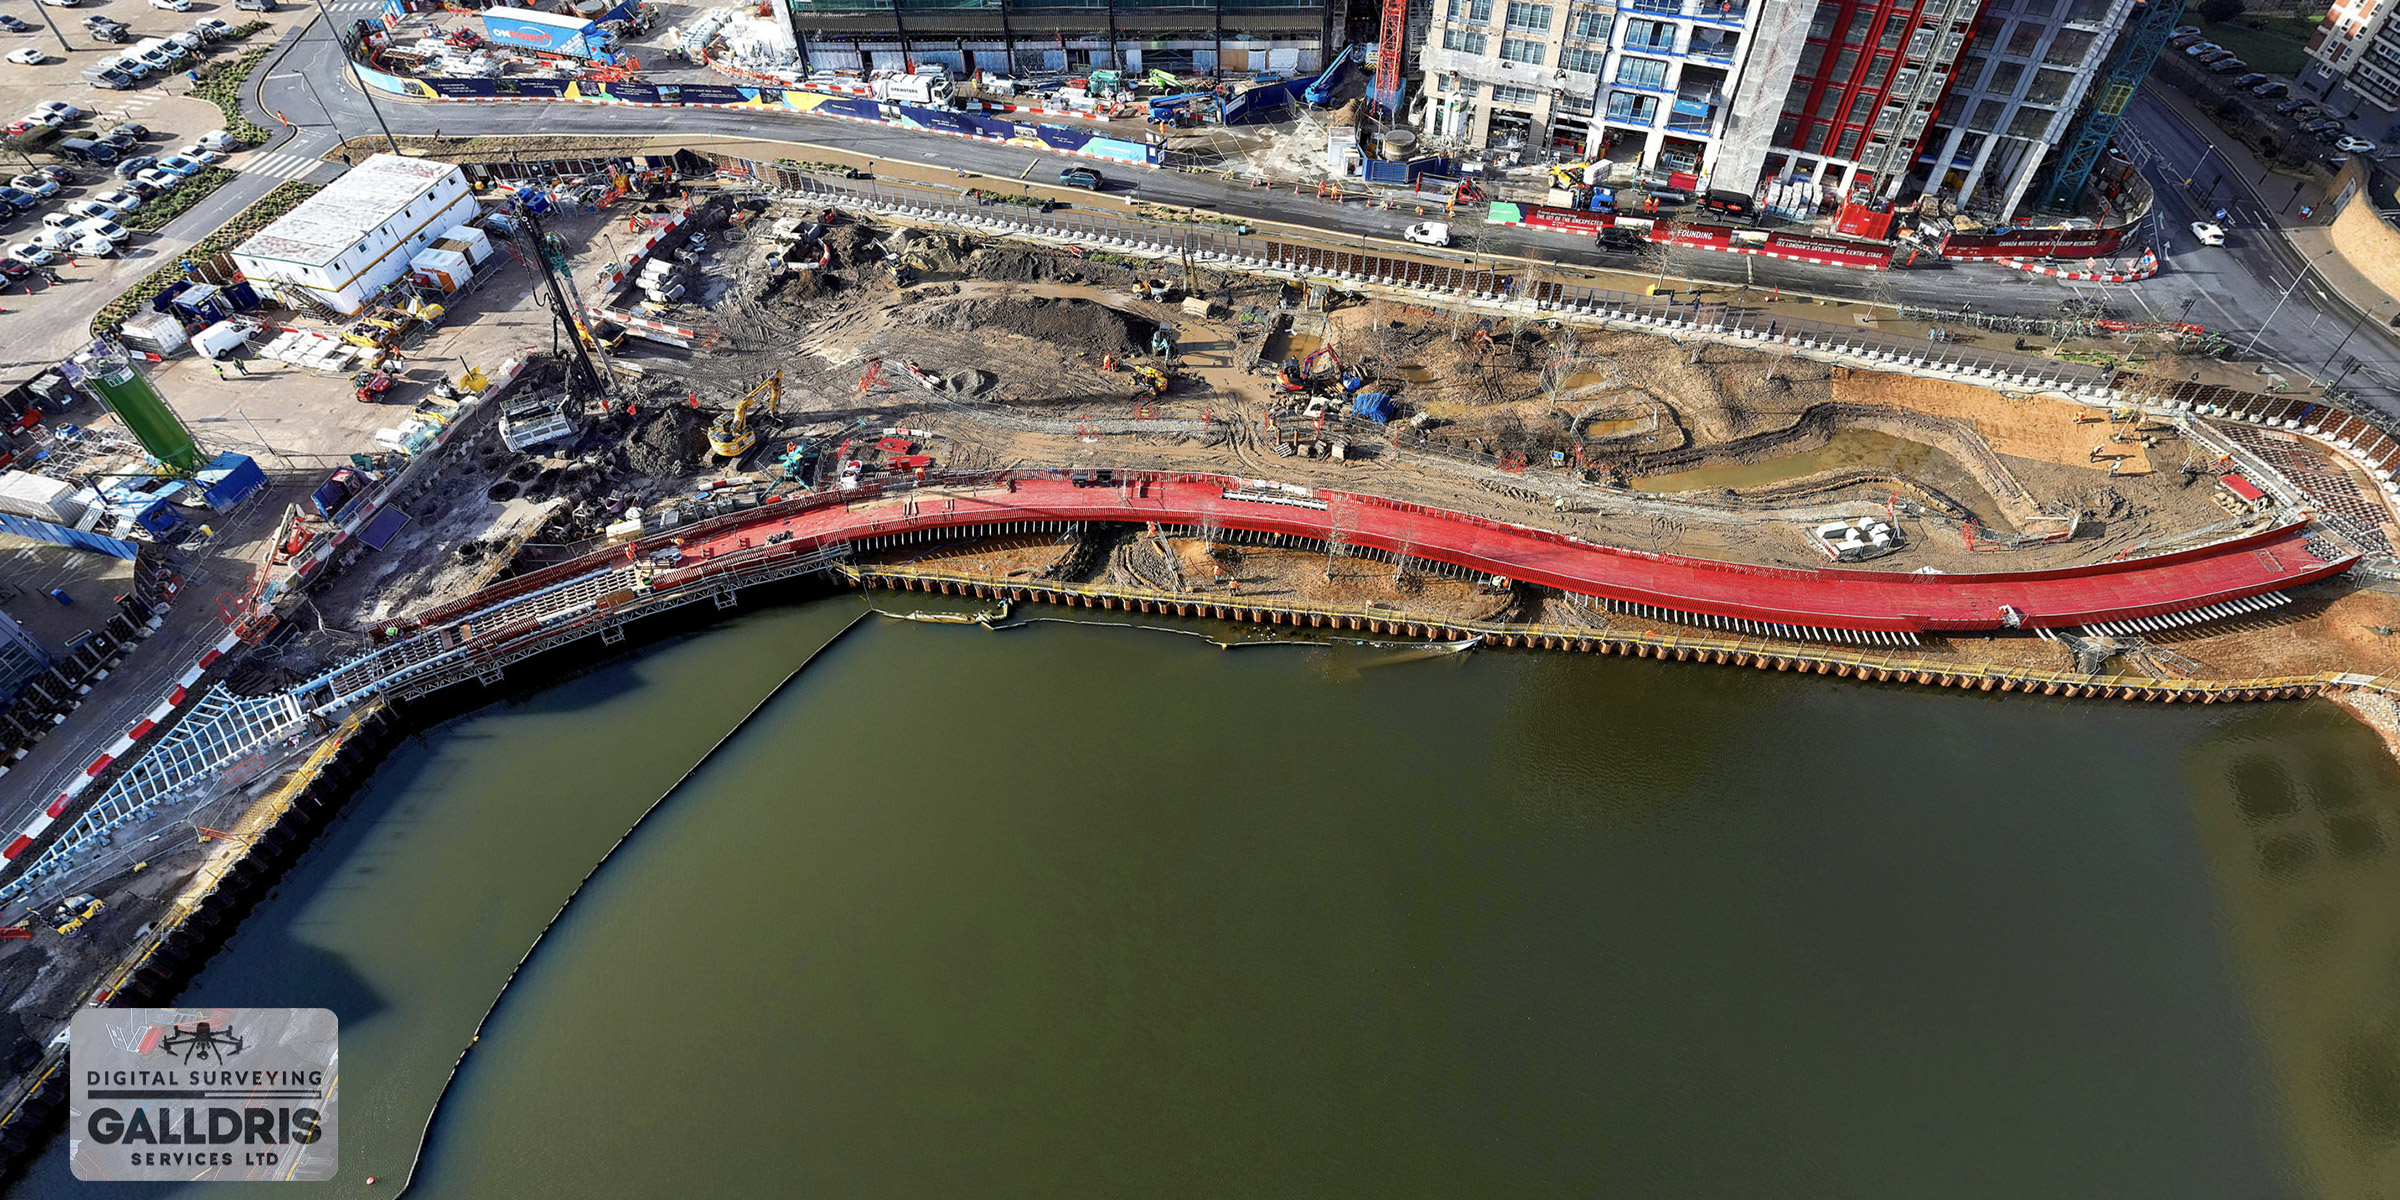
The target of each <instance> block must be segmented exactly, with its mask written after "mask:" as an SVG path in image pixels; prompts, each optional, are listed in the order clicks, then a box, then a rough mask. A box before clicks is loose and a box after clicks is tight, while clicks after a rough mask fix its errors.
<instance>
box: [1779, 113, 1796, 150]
mask: <svg viewBox="0 0 2400 1200" xmlns="http://www.w3.org/2000/svg"><path fill="white" fill-rule="evenodd" d="M1799 134H1800V122H1799V121H1798V120H1797V119H1796V118H1793V117H1785V118H1784V119H1782V120H1780V121H1777V122H1775V144H1776V145H1778V146H1786V147H1791V148H1795V149H1796V148H1798V147H1799V145H1800V142H1799Z"/></svg>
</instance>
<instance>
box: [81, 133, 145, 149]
mask: <svg viewBox="0 0 2400 1200" xmlns="http://www.w3.org/2000/svg"><path fill="white" fill-rule="evenodd" d="M92 140H93V141H95V142H98V143H100V144H101V145H103V146H106V147H108V148H109V149H112V150H114V151H116V152H117V153H119V154H123V153H125V152H126V151H128V150H131V149H133V148H134V147H135V146H139V145H141V143H140V142H139V141H136V140H134V139H133V138H129V137H127V136H125V135H124V134H121V133H107V134H102V135H100V136H99V137H96V138H93V139H92Z"/></svg>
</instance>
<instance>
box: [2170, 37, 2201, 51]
mask: <svg viewBox="0 0 2400 1200" xmlns="http://www.w3.org/2000/svg"><path fill="white" fill-rule="evenodd" d="M2199 40H2200V35H2199V34H2196V33H2179V34H2176V35H2175V36H2174V37H2171V38H2168V39H2167V44H2168V45H2170V46H2173V47H2175V48H2176V49H2178V50H2181V49H2183V48H2184V47H2186V46H2190V45H2192V44H2193V43H2195V42H2197V41H2199Z"/></svg>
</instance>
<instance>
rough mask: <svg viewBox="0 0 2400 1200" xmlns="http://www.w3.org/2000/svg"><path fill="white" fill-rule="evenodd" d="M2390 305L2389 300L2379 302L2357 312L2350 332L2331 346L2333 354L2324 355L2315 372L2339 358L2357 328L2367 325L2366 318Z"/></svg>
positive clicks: (2355, 333) (2351, 323) (2356, 331)
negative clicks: (2356, 317)
mask: <svg viewBox="0 0 2400 1200" xmlns="http://www.w3.org/2000/svg"><path fill="white" fill-rule="evenodd" d="M2390 303H2391V301H2389V300H2384V301H2379V302H2377V303H2375V304H2373V305H2370V306H2369V307H2366V308H2362V309H2360V310H2358V319H2357V320H2355V321H2352V322H2350V332H2348V333H2345V334H2343V335H2342V340H2340V341H2338V342H2335V343H2334V344H2333V353H2331V354H2328V355H2326V356H2325V361H2324V362H2322V363H2319V364H2317V370H2319V371H2322V370H2324V369H2325V368H2327V367H2330V366H2332V365H2333V360H2334V359H2336V358H2339V357H2341V353H2342V347H2344V346H2347V345H2349V344H2350V339H2351V338H2352V337H2353V336H2356V335H2357V333H2358V331H2359V328H2360V327H2361V326H2364V325H2365V324H2366V323H2367V318H2368V317H2370V316H2373V315H2374V314H2375V310H2376V309H2378V308H2382V307H2383V306H2384V305H2386V304H2390Z"/></svg>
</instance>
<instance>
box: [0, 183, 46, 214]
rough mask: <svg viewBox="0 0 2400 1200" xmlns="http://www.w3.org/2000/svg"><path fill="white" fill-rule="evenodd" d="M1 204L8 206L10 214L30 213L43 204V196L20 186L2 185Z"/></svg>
mask: <svg viewBox="0 0 2400 1200" xmlns="http://www.w3.org/2000/svg"><path fill="white" fill-rule="evenodd" d="M0 204H5V205H7V206H8V211H9V215H11V216H14V215H16V214H18V213H29V212H32V211H33V210H34V209H37V208H40V207H41V206H42V198H41V197H40V196H36V195H34V194H33V193H32V192H28V191H24V190H22V189H20V188H13V187H0Z"/></svg>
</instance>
